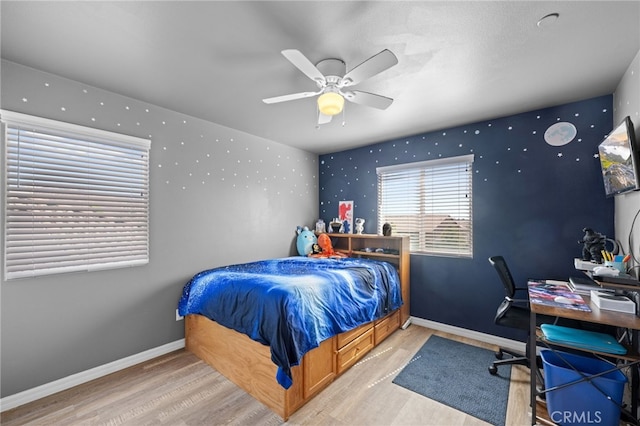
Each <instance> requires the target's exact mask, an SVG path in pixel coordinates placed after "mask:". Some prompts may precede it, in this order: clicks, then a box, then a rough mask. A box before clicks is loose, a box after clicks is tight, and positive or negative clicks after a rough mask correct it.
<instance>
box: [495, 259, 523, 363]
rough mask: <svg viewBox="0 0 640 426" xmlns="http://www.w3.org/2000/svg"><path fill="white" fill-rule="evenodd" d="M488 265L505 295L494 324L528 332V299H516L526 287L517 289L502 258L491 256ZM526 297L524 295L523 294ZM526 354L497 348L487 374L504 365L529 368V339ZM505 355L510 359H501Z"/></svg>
mask: <svg viewBox="0 0 640 426" xmlns="http://www.w3.org/2000/svg"><path fill="white" fill-rule="evenodd" d="M489 263H490V264H491V265H492V266H493V267H494V268H495V269H496V271H497V272H498V276H499V277H500V280H501V281H502V284H503V285H504V290H505V292H506V295H505V297H504V299H503V300H502V302H501V303H500V306H498V310H497V311H496V316H495V318H494V323H495V324H497V325H501V326H505V327H510V328H516V329H519V330H524V331H529V315H530V312H529V306H528V303H529V299H528V298H526V297H525V298H521V299H517V298H516V297H515V296H516V292H518V291H525V292H526V291H527V288H526V287H517V286H516V284H515V282H514V281H513V276H512V275H511V272H510V271H509V267H508V266H507V262H506V261H505V260H504V257H502V256H492V257H490V258H489ZM524 295H525V296H526V293H524ZM525 351H526V353H521V352H516V351H513V350H511V349H505V348H499V349H498V351H497V352H496V358H497V360H496V361H494V362H493V364H491V366H489V373H491V374H497V373H498V366H499V365H505V364H510V365H513V364H517V365H526V366H529V357H528V356H527V354H528V353H529V339H528V338H527V344H526V349H525ZM505 353H507V354H509V355H511V358H507V359H503V357H504V354H505Z"/></svg>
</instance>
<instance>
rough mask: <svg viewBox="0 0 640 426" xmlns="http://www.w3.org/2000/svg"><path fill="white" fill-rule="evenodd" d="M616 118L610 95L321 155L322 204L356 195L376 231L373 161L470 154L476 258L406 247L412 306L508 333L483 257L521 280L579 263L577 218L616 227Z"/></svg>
mask: <svg viewBox="0 0 640 426" xmlns="http://www.w3.org/2000/svg"><path fill="white" fill-rule="evenodd" d="M558 122H570V123H572V124H573V125H574V126H575V127H576V129H577V135H576V136H575V138H574V139H573V140H572V141H571V142H569V143H567V144H564V145H558V144H556V145H551V144H549V143H547V142H546V141H545V138H544V133H545V131H546V130H547V128H549V127H550V126H551V125H553V124H555V123H558ZM612 127H613V107H612V96H603V97H598V98H594V99H589V100H585V101H581V102H575V103H571V104H566V105H561V106H557V107H553V108H546V109H543V110H539V111H533V112H528V113H523V114H517V115H513V116H510V117H504V118H497V119H495V120H490V121H484V122H480V123H475V124H470V125H465V126H460V127H456V128H452V129H446V130H441V131H436V132H430V133H425V134H420V135H415V136H411V137H407V138H403V139H396V140H391V141H386V142H382V143H378V144H375V145H370V146H367V147H363V148H358V149H353V150H349V151H342V152H337V153H332V154H326V155H322V156H320V158H319V176H320V178H319V182H320V197H319V200H320V214H321V218H322V219H324V221H325V222H327V223H328V222H329V221H330V220H331V219H332V218H334V217H337V215H338V202H339V201H341V200H353V201H354V215H353V216H354V218H355V217H361V218H364V219H365V233H368V234H375V233H377V231H378V228H377V225H378V224H377V219H376V201H377V199H376V198H377V180H376V167H381V166H388V165H393V164H401V163H408V162H415V161H424V160H431V159H437V158H443V157H453V156H458V155H465V154H474V155H475V161H474V164H473V169H474V170H473V244H474V247H473V253H474V254H473V258H472V259H458V258H447V257H439V256H427V255H411V315H412V316H415V317H419V318H423V319H427V320H432V321H437V322H440V323H445V324H449V325H453V326H457V327H463V328H466V329H471V330H475V331H479V332H483V333H488V334H494V335H499V336H503V337H507V338H521V337H522V334H520V333H517V332H513V331H511V330H508V329H505V328H503V327H498V326H495V325H494V324H493V317H494V314H495V310H496V308H497V306H498V304H499V302H500V301H501V299H502V297H503V296H504V290H503V288H502V286H501V283H500V282H499V280H498V278H497V275H496V273H495V271H494V270H493V268H492V267H491V266H490V265H489V263H488V261H487V259H488V257H490V256H494V255H503V256H504V257H505V258H506V260H507V262H508V264H509V267H510V269H511V272H512V274H513V275H514V278H515V279H516V280H517V281H518V283H519V284H522V285H526V281H527V279H528V278H553V279H562V280H566V279H568V277H569V276H570V275H575V274H576V273H577V272H576V271H575V269H574V268H573V258H574V257H579V256H580V255H581V249H582V245H581V244H578V240H580V239H581V238H582V236H583V233H582V228H584V227H591V228H593V229H595V230H596V231H598V232H600V233H603V234H605V235H607V236H613V235H614V222H613V221H614V212H613V206H614V203H613V200H612V199H607V198H606V197H605V195H604V188H603V183H602V177H601V174H600V163H599V159H598V156H597V153H598V149H597V147H598V144H599V143H600V142H601V141H602V139H603V138H604V137H605V135H606V134H607V133H608V132H610V131H611V129H612Z"/></svg>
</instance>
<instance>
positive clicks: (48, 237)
mask: <svg viewBox="0 0 640 426" xmlns="http://www.w3.org/2000/svg"><path fill="white" fill-rule="evenodd" d="M0 121H1V122H2V134H3V142H4V143H3V145H4V164H5V166H6V167H4V170H5V171H4V176H3V178H4V182H5V184H4V188H3V190H4V235H5V237H4V239H5V240H4V246H5V250H4V273H5V279H13V278H21V277H33V276H38V275H48V274H56V273H63V272H74V271H89V270H98V269H107V268H118V267H125V266H134V265H141V264H145V263H148V261H149V149H150V146H151V142H150V141H149V140H146V139H140V138H135V137H131V136H126V135H120V134H116V133H111V132H105V131H101V130H96V129H91V128H86V127H82V126H76V125H71V124H68V123H62V122H57V121H53V120H47V119H43V118H39V117H33V116H28V115H24V114H19V113H14V112H10V111H0Z"/></svg>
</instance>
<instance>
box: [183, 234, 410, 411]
mask: <svg viewBox="0 0 640 426" xmlns="http://www.w3.org/2000/svg"><path fill="white" fill-rule="evenodd" d="M331 237H332V238H333V237H336V238H337V240H338V243H334V246H335V249H336V250H341V251H344V252H348V253H349V254H350V255H351V256H353V257H368V258H377V259H379V260H387V261H390V262H391V263H395V264H396V265H397V267H398V272H399V275H400V281H401V286H402V296H403V300H404V305H403V306H402V307H401V308H400V309H398V310H396V311H394V312H392V313H391V314H389V315H387V316H386V317H384V318H381V319H379V320H376V321H374V322H371V323H368V324H364V325H362V326H360V327H358V328H355V329H353V330H350V331H348V332H345V333H342V334H339V335H337V336H333V337H331V338H329V339H327V340H325V341H323V342H322V343H321V344H320V346H319V347H317V348H315V349H313V350H311V351H309V352H307V353H306V354H305V356H304V357H303V358H302V360H301V362H300V365H298V366H295V367H293V368H292V370H291V373H292V376H293V385H291V387H290V388H289V389H284V388H283V387H282V386H280V384H279V383H278V382H277V381H276V378H275V377H276V371H277V366H276V365H275V364H274V363H273V361H271V352H270V350H269V347H268V346H265V345H262V344H260V343H258V342H256V341H254V340H251V339H250V338H249V337H248V336H246V335H244V334H242V333H238V332H236V331H234V330H231V329H229V328H226V327H224V326H221V325H220V324H218V323H216V322H215V321H212V320H210V319H208V318H206V317H204V316H201V315H187V316H186V318H185V338H186V339H185V340H186V348H187V350H189V351H190V352H193V353H194V354H195V355H196V356H198V357H199V358H200V359H202V360H203V361H205V362H206V363H207V364H209V365H210V366H212V367H213V368H215V369H216V370H217V371H218V372H220V373H221V374H222V375H224V376H225V377H227V378H228V379H229V380H231V381H232V382H234V383H235V384H237V385H238V386H239V387H241V388H242V389H244V390H245V391H246V392H247V393H249V394H250V395H252V396H253V397H254V398H256V399H257V400H258V401H260V402H262V403H263V404H265V405H266V406H267V407H269V408H270V409H271V410H272V411H274V412H275V413H276V414H278V415H279V416H280V417H282V419H283V420H285V421H286V420H288V419H289V416H290V415H291V414H293V413H294V412H295V411H296V410H298V409H299V408H300V407H302V406H303V405H304V404H305V403H306V402H308V401H309V400H310V399H311V398H313V396H315V395H316V394H317V393H318V392H320V391H321V390H322V389H324V388H326V387H327V386H328V385H329V384H330V383H331V382H332V381H333V380H334V379H335V378H336V377H338V376H339V375H340V374H342V373H344V372H345V371H346V370H348V369H349V368H350V367H351V366H352V365H353V364H355V363H356V362H357V361H358V360H359V359H361V358H362V357H363V356H364V355H365V354H366V353H367V352H369V351H370V350H371V349H373V348H374V347H375V346H376V345H378V344H379V343H380V342H381V341H382V340H384V339H385V338H386V337H387V336H389V335H390V334H392V333H393V332H394V331H396V330H397V329H398V328H399V327H400V326H401V325H403V324H405V323H406V322H407V321H408V319H409V250H408V244H409V241H408V237H381V236H375V235H350V234H339V235H333V234H332V235H331ZM376 244H377V245H376ZM366 247H380V248H386V249H392V253H393V254H380V253H370V252H368V251H367V252H365V251H361V250H359V249H364V248H366ZM396 252H397V254H396ZM381 257H385V258H384V259H381Z"/></svg>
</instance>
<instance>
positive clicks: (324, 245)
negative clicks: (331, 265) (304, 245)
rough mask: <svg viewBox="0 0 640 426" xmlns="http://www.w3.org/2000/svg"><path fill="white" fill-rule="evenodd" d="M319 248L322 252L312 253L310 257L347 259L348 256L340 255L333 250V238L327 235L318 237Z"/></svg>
mask: <svg viewBox="0 0 640 426" xmlns="http://www.w3.org/2000/svg"><path fill="white" fill-rule="evenodd" d="M318 246H320V249H321V250H322V251H321V252H320V253H312V254H310V255H309V256H311V257H334V258H343V257H347V255H346V254H344V253H340V252H338V251H335V250H334V249H333V245H332V244H331V238H330V237H329V235H327V234H320V235H318Z"/></svg>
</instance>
